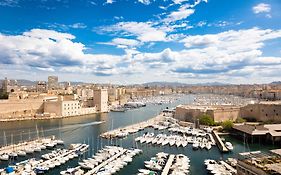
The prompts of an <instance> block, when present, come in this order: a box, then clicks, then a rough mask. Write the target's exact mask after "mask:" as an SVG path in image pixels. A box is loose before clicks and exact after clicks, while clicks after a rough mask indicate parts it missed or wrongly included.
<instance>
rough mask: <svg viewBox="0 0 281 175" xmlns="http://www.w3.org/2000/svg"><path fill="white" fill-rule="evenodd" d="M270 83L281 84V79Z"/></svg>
mask: <svg viewBox="0 0 281 175" xmlns="http://www.w3.org/2000/svg"><path fill="white" fill-rule="evenodd" d="M270 84H281V81H273V82H271V83H270Z"/></svg>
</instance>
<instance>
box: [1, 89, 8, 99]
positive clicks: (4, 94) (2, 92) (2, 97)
mask: <svg viewBox="0 0 281 175" xmlns="http://www.w3.org/2000/svg"><path fill="white" fill-rule="evenodd" d="M8 98H9V94H8V93H7V92H4V90H2V89H0V99H8Z"/></svg>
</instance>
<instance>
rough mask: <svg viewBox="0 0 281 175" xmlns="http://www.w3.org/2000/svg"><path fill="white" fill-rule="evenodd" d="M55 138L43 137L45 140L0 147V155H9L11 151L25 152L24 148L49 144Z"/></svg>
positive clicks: (40, 139)
mask: <svg viewBox="0 0 281 175" xmlns="http://www.w3.org/2000/svg"><path fill="white" fill-rule="evenodd" d="M54 139H55V136H50V137H45V138H39V139H35V140H31V141H25V142H21V143H17V144H12V145H7V146H3V147H0V154H3V153H10V152H13V151H18V150H25V148H26V147H28V146H30V145H34V144H39V145H41V144H44V143H49V142H50V141H51V140H54Z"/></svg>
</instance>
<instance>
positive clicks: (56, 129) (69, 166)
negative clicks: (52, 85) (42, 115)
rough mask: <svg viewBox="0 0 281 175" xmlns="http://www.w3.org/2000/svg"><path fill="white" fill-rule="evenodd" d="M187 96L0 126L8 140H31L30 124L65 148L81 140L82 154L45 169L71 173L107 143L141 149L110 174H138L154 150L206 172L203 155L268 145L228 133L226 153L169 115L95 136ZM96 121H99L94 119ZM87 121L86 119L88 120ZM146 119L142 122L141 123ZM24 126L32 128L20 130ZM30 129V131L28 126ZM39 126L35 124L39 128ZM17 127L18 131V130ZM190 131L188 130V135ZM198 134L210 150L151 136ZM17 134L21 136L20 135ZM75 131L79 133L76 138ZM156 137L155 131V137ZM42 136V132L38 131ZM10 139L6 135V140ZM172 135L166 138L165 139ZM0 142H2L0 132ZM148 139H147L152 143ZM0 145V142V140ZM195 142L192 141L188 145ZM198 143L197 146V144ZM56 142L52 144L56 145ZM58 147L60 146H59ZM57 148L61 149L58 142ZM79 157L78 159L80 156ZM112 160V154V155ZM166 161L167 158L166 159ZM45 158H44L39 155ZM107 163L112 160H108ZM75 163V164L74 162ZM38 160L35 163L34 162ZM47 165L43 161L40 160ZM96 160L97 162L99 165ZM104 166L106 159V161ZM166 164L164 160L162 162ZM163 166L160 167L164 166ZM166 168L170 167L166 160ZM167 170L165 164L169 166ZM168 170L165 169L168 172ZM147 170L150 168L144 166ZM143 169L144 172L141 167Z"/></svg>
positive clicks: (37, 154) (50, 174)
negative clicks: (117, 133)
mask: <svg viewBox="0 0 281 175" xmlns="http://www.w3.org/2000/svg"><path fill="white" fill-rule="evenodd" d="M193 97H194V96H193V95H186V96H183V97H181V98H180V99H179V100H178V101H176V103H171V104H165V105H154V104H150V105H147V106H146V107H143V108H138V109H135V110H128V111H126V112H125V113H117V112H112V113H108V114H95V115H92V116H91V115H87V116H80V117H72V118H64V119H56V120H51V121H36V122H35V123H33V122H29V121H22V122H20V123H19V125H18V127H16V128H13V127H11V126H9V124H8V123H6V124H5V125H3V124H1V127H2V128H5V131H6V135H7V136H11V135H13V137H14V138H13V140H14V141H13V143H18V142H21V141H22V140H30V139H29V138H31V140H32V138H33V140H36V139H37V138H38V135H37V132H36V125H37V126H38V128H43V130H44V135H45V136H52V135H55V136H56V138H63V141H64V145H65V147H69V146H70V144H72V143H86V144H88V145H89V148H88V151H87V152H85V153H84V154H83V155H81V156H82V157H81V156H79V157H77V158H74V159H70V160H69V161H67V162H66V163H65V164H61V165H60V166H57V167H55V168H53V169H49V170H48V171H47V172H46V173H45V174H47V175H53V174H55V175H56V174H71V172H75V173H77V174H83V173H87V172H89V171H90V170H91V169H93V168H94V167H96V166H92V167H90V168H91V169H89V168H88V169H85V168H82V167H81V165H80V164H81V163H83V162H85V161H86V162H87V160H88V162H89V159H90V160H91V159H93V157H92V155H95V154H96V153H98V152H99V151H101V150H103V149H104V148H107V147H108V146H119V147H122V148H123V149H128V150H130V149H131V148H132V147H134V148H137V149H140V150H142V151H143V152H142V154H139V155H137V156H134V157H133V159H132V161H131V162H130V163H128V164H127V165H126V166H124V167H123V168H120V170H119V171H117V172H116V173H115V174H117V175H122V174H128V172H130V174H138V173H141V172H139V170H140V169H146V167H145V166H144V162H145V161H147V160H150V159H151V157H152V156H153V155H156V154H157V153H159V152H165V153H167V154H169V155H179V154H183V155H185V156H187V157H188V158H189V160H190V162H189V165H190V167H189V169H188V170H189V174H206V173H207V172H208V170H207V169H206V168H205V165H204V160H206V159H210V158H211V159H213V160H227V158H229V157H233V158H237V156H238V152H240V151H241V150H248V149H251V150H260V149H264V150H267V149H271V148H273V147H269V146H262V147H261V146H259V145H258V144H247V145H245V143H243V141H241V140H236V139H235V138H231V137H229V136H227V135H226V136H220V137H222V138H223V139H225V140H226V141H229V142H231V143H232V144H233V150H232V151H231V152H227V153H221V152H220V150H219V148H218V147H217V146H215V144H214V143H213V141H214V140H215V139H214V138H213V137H212V134H211V133H210V131H211V130H210V129H208V128H202V129H201V130H202V131H200V132H199V130H198V131H197V132H195V130H194V131H193V129H191V127H188V126H179V125H177V124H176V123H175V121H174V120H171V119H169V116H161V120H159V122H158V120H157V122H155V123H152V124H149V126H148V125H147V127H144V128H142V129H140V130H138V131H136V132H133V133H130V134H127V135H126V136H123V137H120V138H119V137H112V138H110V137H109V138H108V139H105V138H103V137H100V135H101V134H103V133H106V132H108V131H109V132H111V131H112V130H116V131H117V130H120V129H122V128H124V127H125V128H126V126H129V127H128V128H130V127H131V126H137V125H138V124H137V123H141V122H144V123H145V122H146V120H150V119H151V117H152V116H158V115H159V113H160V112H162V111H163V110H165V109H166V107H169V108H170V109H171V108H173V107H175V106H176V105H177V104H181V103H192V100H193ZM98 121H104V122H101V123H98ZM88 123H89V124H88ZM147 123H148V122H147ZM26 128H34V129H33V130H32V129H31V130H30V129H26ZM29 130H30V131H29ZM40 130H41V129H40ZM22 131H23V134H19V133H21V132H22ZM151 133H153V134H154V136H153V138H154V139H153V140H151V141H150V143H148V144H140V142H139V141H137V142H136V141H135V139H136V138H138V137H142V136H144V134H145V135H147V134H151ZM192 133H193V135H192ZM203 133H205V134H204V136H203V137H206V138H208V141H209V142H210V143H212V144H211V149H209V150H208V149H206V147H204V148H203V149H201V148H200V144H197V147H198V149H194V148H193V143H190V144H187V146H185V147H184V146H183V145H184V144H183V145H182V144H181V145H179V146H177V144H176V141H175V143H174V144H173V146H170V145H169V144H170V143H169V144H166V145H164V146H162V144H161V145H157V142H158V141H159V140H160V139H158V140H155V138H156V137H157V136H158V135H160V136H161V134H162V136H163V135H165V134H166V136H173V135H174V136H173V137H171V138H173V139H175V138H183V137H186V139H187V138H188V137H189V138H190V137H191V138H192V137H194V138H197V137H198V138H199V137H202V136H200V134H203ZM21 135H22V139H21ZM77 136H79V137H77ZM160 136H158V137H159V138H160ZM40 137H41V138H43V137H42V136H40ZM9 138H10V139H9ZM171 140H172V139H171ZM0 141H3V137H2V139H1V140H0ZM152 142H153V144H152ZM7 143H12V141H11V137H7ZM2 144H3V143H2ZM194 146H196V144H195V145H194ZM201 146H202V145H201ZM56 147H58V146H56ZM56 147H55V149H54V150H53V149H45V150H42V151H41V152H34V153H33V154H27V155H26V156H24V157H20V156H19V157H17V159H12V160H9V161H1V162H0V169H4V168H6V167H7V166H8V165H11V164H12V162H13V163H19V162H22V161H25V160H28V159H32V158H36V160H40V159H42V155H45V154H47V153H51V152H52V151H55V150H56V149H57V148H56ZM59 148H60V147H59ZM61 149H64V148H63V147H62V148H61ZM83 160H84V161H83ZM115 160H116V159H115ZM167 160H168V159H167ZM167 160H166V161H167ZM45 161H46V160H45ZM112 162H113V161H112ZM79 163H80V164H79ZM40 165H41V164H40ZM42 165H48V164H42ZM99 165H100V164H99ZM107 165H108V164H107ZM165 165H166V162H165ZM165 165H163V168H164V166H165ZM105 166H106V165H104V166H103V167H100V169H98V170H97V171H102V170H104V168H105ZM108 167H114V165H110V166H108ZM170 167H173V165H171V166H170ZM170 170H171V169H170ZM170 170H169V172H170V173H171V171H170ZM149 171H152V170H149ZM146 172H147V171H146Z"/></svg>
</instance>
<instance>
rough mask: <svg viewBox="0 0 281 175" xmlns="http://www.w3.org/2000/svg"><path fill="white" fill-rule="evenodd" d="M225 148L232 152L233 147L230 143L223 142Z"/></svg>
mask: <svg viewBox="0 0 281 175" xmlns="http://www.w3.org/2000/svg"><path fill="white" fill-rule="evenodd" d="M225 147H226V148H227V149H228V150H229V151H232V150H233V146H232V144H231V143H230V142H225Z"/></svg>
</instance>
